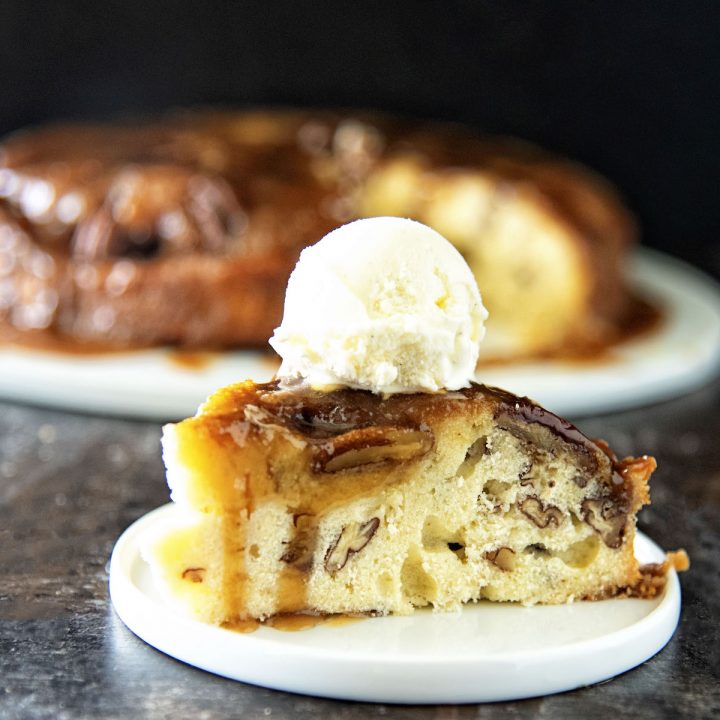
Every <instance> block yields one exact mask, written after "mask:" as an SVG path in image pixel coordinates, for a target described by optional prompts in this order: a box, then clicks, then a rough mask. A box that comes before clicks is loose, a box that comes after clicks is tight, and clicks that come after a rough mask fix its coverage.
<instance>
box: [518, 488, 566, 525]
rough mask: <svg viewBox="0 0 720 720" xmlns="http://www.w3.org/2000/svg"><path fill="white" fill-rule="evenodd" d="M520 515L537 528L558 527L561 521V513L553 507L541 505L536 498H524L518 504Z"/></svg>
mask: <svg viewBox="0 0 720 720" xmlns="http://www.w3.org/2000/svg"><path fill="white" fill-rule="evenodd" d="M520 510H521V511H522V513H523V514H524V515H525V516H526V517H528V518H530V520H532V521H533V522H534V523H535V524H536V525H537V526H538V527H539V528H546V527H548V526H549V525H553V526H554V527H556V528H557V527H560V523H561V522H562V521H563V517H564V516H563V512H562V510H561V509H560V508H558V507H555V506H554V505H543V503H542V501H541V500H539V499H538V498H536V497H532V496H531V497H526V498H525V499H524V500H523V501H522V502H521V503H520Z"/></svg>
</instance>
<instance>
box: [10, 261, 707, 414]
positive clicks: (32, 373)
mask: <svg viewBox="0 0 720 720" xmlns="http://www.w3.org/2000/svg"><path fill="white" fill-rule="evenodd" d="M630 278H631V284H632V285H633V286H635V287H637V288H638V289H639V290H641V291H642V292H643V293H644V294H646V295H647V296H648V297H649V298H651V299H654V300H656V301H658V302H659V303H660V304H661V305H662V306H663V307H664V309H665V313H666V318H665V322H664V323H663V324H662V326H661V327H659V328H658V330H657V331H656V332H654V333H652V334H648V335H646V336H643V337H640V338H637V339H636V340H634V341H631V342H628V343H625V344H623V345H621V346H619V347H617V348H616V349H614V350H613V351H612V353H611V357H609V358H607V359H604V360H602V361H598V362H595V363H568V362H560V361H545V362H536V363H522V364H511V365H507V366H495V367H491V368H487V369H482V370H481V372H480V374H479V375H478V377H477V380H478V381H479V382H484V383H486V384H488V385H496V386H498V387H503V388H505V389H507V390H510V391H512V392H515V393H517V394H519V395H528V396H529V397H531V398H533V399H535V400H537V401H538V402H540V403H541V404H543V405H545V406H546V407H548V408H550V409H551V410H553V411H554V412H557V413H560V414H561V415H578V414H586V413H587V414H589V413H594V412H601V411H605V410H618V409H623V408H626V407H631V406H635V405H642V404H645V403H649V402H653V401H657V400H662V399H665V398H668V397H671V396H673V395H679V394H682V393H684V392H687V391H690V390H692V389H694V388H696V387H699V386H701V385H702V384H704V383H705V382H707V381H708V380H709V379H710V378H711V377H712V376H713V375H714V374H715V373H716V372H717V370H718V367H719V366H720V289H718V286H717V285H716V284H715V282H714V281H712V280H711V279H710V278H708V277H707V276H706V275H704V274H703V273H701V272H699V271H698V270H695V269H694V268H691V267H690V266H688V265H686V264H685V263H683V262H681V261H679V260H675V259H673V258H670V257H668V256H665V255H662V254H660V253H657V252H652V251H649V250H647V249H643V250H641V251H640V252H639V253H638V254H637V255H636V257H635V258H634V261H633V263H632V265H631V268H630ZM175 357H176V353H173V352H171V351H167V350H163V349H158V350H147V351H137V352H126V353H117V354H110V355H88V356H82V355H75V356H73V355H63V354H59V353H51V352H39V351H33V350H25V349H20V348H0V369H1V372H0V397H5V398H7V399H10V400H19V401H22V402H31V403H38V404H41V405H51V406H56V407H64V408H68V409H72V410H86V411H91V412H99V413H105V414H108V413H110V414H118V415H131V416H135V417H147V418H154V419H162V420H168V419H178V418H182V417H187V416H188V415H192V414H194V412H195V410H196V409H197V406H198V405H199V404H200V403H201V402H202V401H203V400H205V398H206V397H207V396H208V395H209V394H210V393H212V392H214V391H215V390H217V389H218V388H220V387H222V386H224V385H228V384H229V383H232V382H237V381H239V380H245V379H252V380H255V381H257V382H264V381H267V380H269V379H270V378H271V377H272V375H273V373H274V372H275V370H276V369H277V363H276V362H274V361H273V359H272V357H271V356H270V355H269V353H261V352H251V351H244V352H228V353H222V354H216V355H214V356H209V358H210V359H209V360H208V362H207V364H203V365H202V366H201V367H200V368H195V369H194V368H190V367H185V366H183V365H181V364H179V363H178V362H177V361H176V360H175V359H174V358H175Z"/></svg>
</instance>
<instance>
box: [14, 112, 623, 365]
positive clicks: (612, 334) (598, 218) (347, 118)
mask: <svg viewBox="0 0 720 720" xmlns="http://www.w3.org/2000/svg"><path fill="white" fill-rule="evenodd" d="M374 215H397V216H404V217H412V218H415V219H419V220H422V221H423V222H425V223H427V224H428V225H430V226H432V227H434V228H436V229H437V230H439V231H440V232H441V233H443V234H444V235H445V236H447V237H448V238H449V239H450V240H451V241H452V242H453V243H454V244H455V246H456V247H457V248H459V249H460V251H461V252H462V253H463V255H464V256H465V258H466V259H467V261H468V263H469V264H470V266H471V268H472V270H473V272H474V273H475V276H476V278H477V279H478V281H479V284H480V285H481V287H482V288H483V296H484V299H485V302H486V305H487V306H488V308H489V310H490V314H491V318H490V320H489V323H488V340H487V343H486V346H487V352H488V354H489V355H494V354H500V355H502V354H511V355H512V354H516V355H523V354H538V353H547V352H553V351H557V350H558V349H560V350H568V349H571V350H572V349H582V348H584V347H588V346H592V347H594V346H596V345H597V344H598V343H605V342H609V341H612V340H613V339H614V338H616V337H617V336H618V334H619V333H621V330H622V327H623V323H624V322H625V321H626V319H627V317H628V314H629V313H631V312H632V301H631V298H630V296H629V294H628V292H627V291H626V288H625V287H624V284H623V279H622V274H621V269H622V265H623V262H624V259H625V256H626V252H627V250H628V248H629V246H630V245H631V243H632V242H633V240H634V237H635V231H634V226H633V222H632V220H631V219H630V217H629V216H628V213H627V212H626V211H625V209H624V208H623V207H622V205H621V204H620V203H619V202H618V200H617V198H616V197H615V195H614V193H613V192H612V190H611V189H610V188H609V187H608V186H607V185H606V184H605V182H603V181H602V180H601V179H599V178H598V177H597V176H595V175H594V174H592V173H590V172H589V171H587V170H585V169H583V168H582V167H579V166H578V165H576V164H574V163H571V162H568V161H566V160H562V159H558V158H556V157H552V156H549V155H548V154H546V153H544V152H542V151H540V150H538V149H537V148H535V147H532V146H529V145H526V144H522V143H520V142H517V141H510V140H503V139H488V138H481V137H479V136H477V135H474V134H472V133H470V132H468V131H466V130H463V129H461V128H458V127H452V126H443V125H427V124H422V123H418V122H410V121H400V120H396V119H391V118H388V117H385V116H373V115H364V114H356V113H352V114H349V113H336V112H291V111H274V112H225V113H222V112H191V113H185V114H176V115H172V116H168V117H167V118H165V119H162V120H159V121H155V122H149V123H146V124H143V125H132V126H131V125H125V126H122V125H117V126H98V125H87V126H80V125H77V126H59V127H48V128H44V129H37V130H30V131H25V132H20V133H17V134H15V135H13V136H11V137H9V138H7V139H6V140H5V142H4V143H3V144H2V145H1V146H0V320H4V322H5V323H6V325H8V326H10V327H12V328H14V329H15V330H17V331H18V335H19V337H20V338H22V334H23V333H25V334H26V336H27V335H28V333H32V332H35V331H42V332H45V333H51V334H54V335H55V336H59V337H61V338H67V339H69V340H71V341H83V342H87V341H90V342H94V341H99V342H102V343H105V344H108V343H109V344H110V345H114V346H117V347H120V348H122V347H133V346H147V345H157V344H176V345H182V346H188V347H206V348H213V347H216V348H224V347H240V346H245V347H247V346H263V345H264V344H265V342H266V341H267V339H268V337H269V336H270V334H271V332H272V329H273V328H274V327H275V326H276V325H277V324H278V322H279V320H280V316H281V313H282V298H283V290H284V287H285V284H286V282H287V279H288V276H289V274H290V271H291V269H292V267H293V265H294V264H295V262H296V260H297V258H298V255H299V252H300V250H301V249H302V248H303V247H304V246H306V245H308V244H310V243H312V242H315V241H316V240H318V239H319V238H320V237H321V236H322V235H323V234H324V233H326V232H327V231H328V230H330V229H331V228H332V227H334V226H336V225H337V224H339V223H340V222H344V221H347V220H349V219H353V218H359V217H366V216H374Z"/></svg>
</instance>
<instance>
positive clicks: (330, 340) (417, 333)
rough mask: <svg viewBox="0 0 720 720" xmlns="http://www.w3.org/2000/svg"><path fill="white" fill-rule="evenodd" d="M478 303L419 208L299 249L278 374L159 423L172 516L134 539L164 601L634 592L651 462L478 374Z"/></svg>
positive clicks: (318, 604) (464, 271) (307, 604)
mask: <svg viewBox="0 0 720 720" xmlns="http://www.w3.org/2000/svg"><path fill="white" fill-rule="evenodd" d="M486 317H487V313H486V311H485V309H484V307H483V305H482V300H481V297H480V294H479V292H478V288H477V285H476V283H475V281H474V278H473V276H472V273H471V271H470V269H469V268H468V266H467V264H466V263H465V261H464V260H463V258H462V257H461V255H460V254H459V253H458V251H457V250H455V249H454V248H453V247H452V246H451V245H450V244H449V243H448V242H447V241H446V240H444V239H443V238H442V237H441V236H440V235H438V234H437V233H436V232H434V231H433V230H431V229H430V228H427V227H425V226H423V225H420V224H419V223H416V222H412V221H410V220H402V219H399V218H373V219H369V220H360V221H357V222H354V223H351V224H350V225H346V226H344V227H342V228H340V229H338V230H336V231H334V232H333V233H330V235H328V236H327V237H325V238H324V239H323V240H322V241H321V242H319V243H318V244H317V245H315V246H313V247H311V248H308V249H307V250H305V251H304V252H303V255H302V256H301V260H300V262H299V263H298V266H297V267H296V269H295V271H294V272H293V275H292V277H291V278H290V282H289V284H288V290H287V295H286V301H285V314H284V318H283V323H282V325H281V326H280V327H279V328H278V329H277V330H276V331H275V334H274V336H273V338H272V339H271V344H272V345H273V347H274V348H275V349H276V350H278V352H279V353H280V354H281V355H282V357H283V363H282V365H281V367H280V370H279V377H280V379H277V380H275V381H273V382H271V383H269V384H265V385H257V384H255V383H252V382H245V383H240V384H238V385H233V386H230V387H228V388H225V389H224V390H221V391H219V392H218V393H217V394H216V395H214V396H213V397H211V398H210V399H209V400H208V402H207V403H205V405H203V406H202V407H201V408H200V410H199V412H198V414H197V415H196V416H195V417H193V418H190V419H187V420H185V421H183V422H181V423H179V424H177V425H168V426H167V427H166V428H165V434H164V438H163V447H164V458H165V463H166V466H167V470H168V482H169V484H170V487H171V489H172V498H173V500H174V501H175V503H176V504H177V506H178V507H179V508H181V509H183V510H185V512H184V513H182V514H181V516H180V517H179V519H178V521H177V522H176V523H175V524H174V525H173V526H172V527H166V528H163V529H162V530H161V531H160V533H159V534H158V535H156V537H155V538H153V539H152V540H150V541H149V542H148V545H147V547H146V550H145V555H146V557H147V559H148V561H149V563H150V565H151V567H152V569H153V571H154V573H155V577H156V578H157V581H158V584H159V586H160V587H161V588H162V589H163V591H164V592H165V593H166V595H167V596H168V598H169V600H170V601H171V602H173V603H175V604H177V605H179V606H180V607H182V608H183V609H184V610H185V611H186V612H188V613H190V614H192V615H194V616H196V617H198V618H200V619H202V620H205V621H208V622H212V623H226V622H235V621H242V620H247V619H260V620H262V619H265V618H268V617H271V616H274V615H278V614H283V613H320V614H324V613H379V614H386V613H400V614H403V613H410V612H412V610H413V608H415V607H420V606H424V605H432V606H433V607H434V608H435V609H439V610H450V609H455V608H458V607H459V606H460V605H461V604H462V603H466V602H469V601H473V600H479V599H482V598H486V599H490V600H499V601H516V602H521V603H538V602H543V603H561V602H567V601H570V600H573V599H576V598H600V597H609V596H613V595H617V594H620V593H623V592H628V591H631V590H632V589H635V588H637V587H640V585H641V583H640V581H641V577H642V573H641V571H640V568H639V567H638V563H637V561H636V560H635V557H634V553H633V537H634V534H635V516H636V513H637V511H638V510H639V508H640V507H641V506H642V505H643V504H644V503H647V502H648V500H649V496H648V489H647V481H648V478H649V476H650V474H651V473H652V471H653V470H654V468H655V461H654V460H653V459H652V458H649V457H642V458H628V459H626V460H623V461H622V462H618V461H617V459H616V458H615V457H614V456H613V454H612V453H611V452H610V450H609V449H608V448H607V446H606V445H605V444H604V443H601V442H598V443H593V442H591V441H590V440H588V439H587V438H586V437H585V436H584V435H582V434H581V433H580V432H579V431H578V430H577V429H576V428H575V427H573V426H572V425H571V424H570V423H568V422H566V421H565V420H562V419H560V418H558V417H557V416H555V415H553V414H552V413H549V412H547V411H546V410H543V409H542V408H540V407H539V406H537V405H535V404H534V403H532V402H531V401H530V400H528V399H527V398H520V397H517V396H515V395H512V394H510V393H507V392H505V391H502V390H498V389H494V388H488V387H485V386H483V385H479V384H476V383H475V382H473V381H472V377H473V370H474V368H475V366H476V363H477V358H478V348H479V344H480V341H481V340H482V337H483V334H484V321H485V319H486ZM648 587H649V586H648ZM633 591H634V590H633ZM647 592H648V593H649V592H650V590H647Z"/></svg>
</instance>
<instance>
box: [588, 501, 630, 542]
mask: <svg viewBox="0 0 720 720" xmlns="http://www.w3.org/2000/svg"><path fill="white" fill-rule="evenodd" d="M581 507H582V512H583V520H585V522H586V523H587V524H588V525H589V526H590V527H591V528H592V529H593V530H595V532H597V533H598V534H599V535H600V537H601V538H602V540H603V542H604V543H605V544H606V545H607V546H608V547H609V548H619V547H620V546H621V545H622V542H623V535H624V533H625V523H626V522H627V516H628V511H627V509H626V507H625V506H624V505H620V504H618V503H615V502H613V501H612V499H611V498H609V497H600V498H587V499H586V500H583V502H582V505H581Z"/></svg>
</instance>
